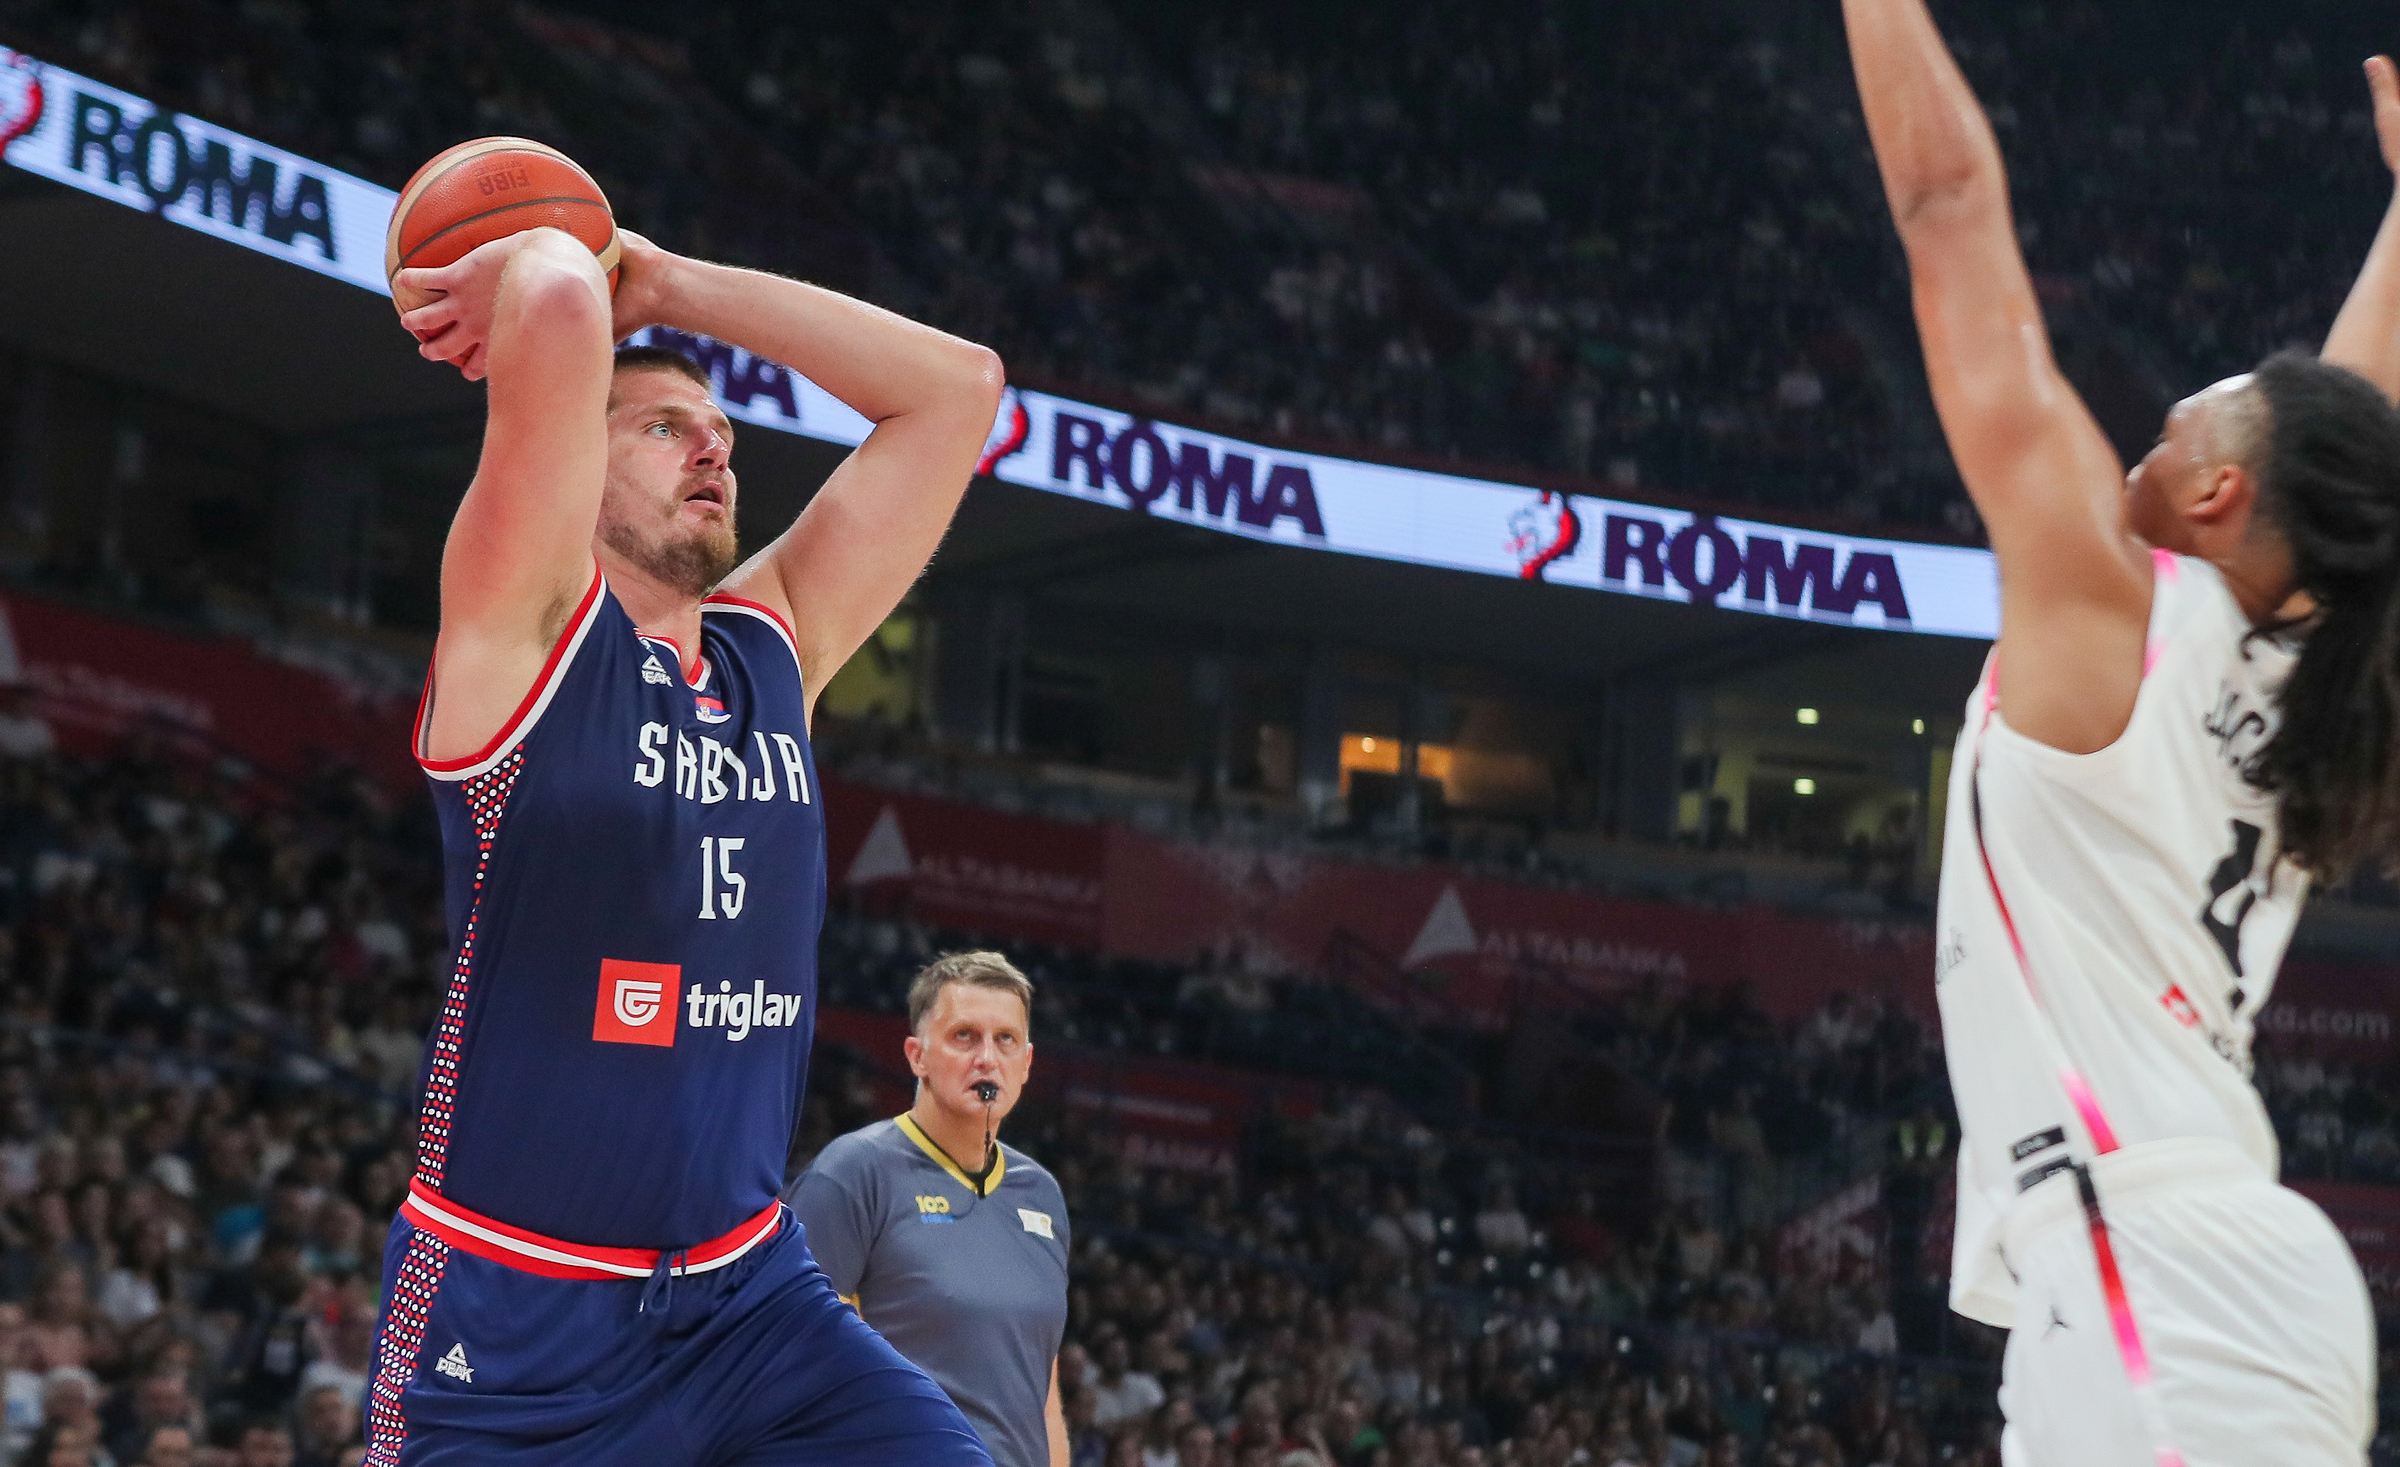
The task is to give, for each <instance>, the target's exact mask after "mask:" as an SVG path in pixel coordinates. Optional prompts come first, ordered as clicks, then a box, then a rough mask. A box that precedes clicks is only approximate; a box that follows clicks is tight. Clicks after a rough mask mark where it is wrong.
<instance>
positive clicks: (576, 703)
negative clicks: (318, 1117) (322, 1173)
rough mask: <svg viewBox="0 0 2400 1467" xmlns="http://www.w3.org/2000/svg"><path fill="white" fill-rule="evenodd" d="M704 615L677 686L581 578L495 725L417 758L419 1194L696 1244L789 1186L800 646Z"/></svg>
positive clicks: (501, 1212) (495, 1211)
mask: <svg viewBox="0 0 2400 1467" xmlns="http://www.w3.org/2000/svg"><path fill="white" fill-rule="evenodd" d="M701 611H702V615H701V623H702V628H703V630H702V633H701V646H700V648H699V652H700V665H699V670H698V672H697V673H695V674H693V676H692V678H691V680H690V681H688V682H687V681H686V678H685V675H684V672H683V670H682V666H681V658H680V654H679V651H678V649H677V648H676V647H675V645H674V644H673V643H671V642H669V641H667V640H666V639H664V638H660V637H653V636H646V635H645V634H643V633H642V632H641V631H639V630H638V629H637V628H636V627H635V626H634V624H633V622H632V620H631V619H630V618H628V617H627V616H626V614H625V612H624V610H623V609H622V608H621V607H619V605H618V604H617V600H616V597H615V596H614V595H613V594H611V593H610V591H609V589H608V586H607V584H606V582H605V581H603V580H602V579H601V578H600V577H599V576H598V575H595V576H594V577H593V580H592V586H591V589H590V590H589V591H588V592H587V593H586V594H585V597H584V600H583V603H582V605H581V606H580V607H578V608H577V610H576V614H575V616H574V618H573V620H572V622H571V624H570V625H569V627H568V629H567V632H566V634H565V636H564V637H562V638H561V639H560V642H559V645H558V647H557V648H556V649H555V650H554V651H553V652H552V654H551V658H550V664H549V666H547V667H546V668H545V669H544V670H543V673H542V676H541V678H540V679H539V680H538V681H537V682H536V684H535V686H534V688H533V690H532V692H530V693H529V694H527V696H526V699H525V702H524V704H523V706H521V707H520V708H519V709H518V710H517V713H516V715H515V717H513V718H512V719H511V720H510V721H509V725H508V727H507V728H505V729H503V730H502V731H501V733H500V735H499V736H498V737H497V738H496V739H494V740H493V742H492V744H491V745H490V746H489V747H487V748H486V749H484V750H483V751H482V752H481V753H479V754H477V755H476V756H474V757H473V758H470V759H462V760H456V761H452V762H449V763H441V764H437V763H433V762H430V761H424V762H425V770H426V773H427V775H428V776H429V777H430V778H431V780H432V782H433V789H434V800H435V803H436V805H437V806H438V807H439V810H440V814H441V827H442V855H443V862H444V868H445V869H444V877H445V882H446V896H447V904H448V915H449V924H450V936H451V940H452V944H453V951H454V953H455V954H456V961H455V963H454V964H453V966H452V972H451V977H450V986H449V991H448V994H447V996H446V999H445V1002H444V1003H443V1006H442V1012H441V1016H440V1019H439V1021H438V1023H437V1026H436V1030H435V1033H434V1035H433V1039H432V1042H431V1043H430V1044H429V1045H428V1046H427V1057H426V1067H425V1072H424V1086H423V1095H424V1102H423V1105H424V1109H423V1114H422V1119H421V1122H420V1127H419V1139H418V1157H417V1171H416V1181H417V1185H419V1186H420V1187H423V1188H426V1189H428V1190H431V1191H433V1192H436V1193H438V1194H440V1195H441V1196H442V1197H445V1198H448V1199H450V1200H452V1201H454V1202H456V1203H458V1204H460V1205H462V1206H464V1207H467V1208H470V1209H473V1210H474V1211H475V1212H478V1213H481V1214H483V1215H485V1216H486V1217H489V1218H492V1219H496V1220H498V1221H499V1222H502V1223H505V1224H507V1225H509V1226H511V1227H514V1228H520V1229H526V1230H529V1231H531V1232H534V1233H538V1234H542V1235H545V1236H548V1237H551V1238H557V1239H563V1240H566V1241H568V1242H574V1243H585V1244H592V1245H597V1246H601V1247H622V1248H652V1249H674V1248H683V1247H690V1246H692V1245H694V1244H698V1243H701V1242H705V1241H707V1240H709V1239H712V1238H716V1237H718V1236H719V1235H721V1234H723V1233H725V1232H727V1231H729V1230H730V1229H732V1228H734V1227H735V1226H736V1225H738V1224H740V1223H741V1222H742V1221H743V1220H745V1219H747V1218H751V1217H753V1216H755V1215H756V1214H757V1213H758V1212H759V1211H760V1209H762V1208H764V1207H766V1206H768V1205H769V1204H771V1203H772V1202H774V1201H775V1198H776V1196H777V1194H778V1192H779V1191H780V1190H781V1189H782V1185H783V1168H784V1159H785V1156H786V1153H787V1151H788V1149H789V1146H790V1142H791V1134H792V1125H793V1120H794V1117H795V1115H796V1113H797V1110H798V1106H799V1103H800V1094H801V1083H802V1080H803V1078H804V1076H805V1074H806V1070H807V1063H808V1049H809V1041H810V1038H811V1035H812V1034H813V1032H814V1028H815V1018H816V998H817V994H816V948H817V935H818V929H819V927H820V926H821V925H822V922H823V919H824V912H825V826H824V821H823V819H822V806H821V805H820V803H819V800H818V795H817V784H816V768H815V765H814V762H813V760H812V758H811V756H810V753H809V747H808V734H807V722H806V710H807V705H806V702H805V700H804V697H803V694H802V690H801V679H800V664H799V657H798V653H797V651H796V649H795V646H794V644H793V641H792V637H791V632H790V629H789V628H788V627H786V626H785V625H784V624H783V622H782V620H781V619H780V618H779V617H777V616H776V615H775V613H773V612H772V611H769V610H768V609H767V608H765V607H762V606H757V605H755V604H752V603H749V602H744V601H740V600H738V599H736V598H732V597H725V596H718V597H711V598H710V599H709V600H708V601H707V602H706V603H704V604H703V606H702V608H701ZM421 719H422V715H420V721H421ZM419 738H420V742H419V745H418V749H419V752H420V754H421V753H422V751H423V743H422V732H421V730H420V735H419Z"/></svg>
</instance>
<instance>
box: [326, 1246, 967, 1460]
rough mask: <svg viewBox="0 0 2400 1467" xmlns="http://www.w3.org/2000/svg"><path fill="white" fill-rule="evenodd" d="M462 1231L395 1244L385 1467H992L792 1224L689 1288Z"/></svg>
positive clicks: (380, 1349) (378, 1401) (377, 1442)
mask: <svg viewBox="0 0 2400 1467" xmlns="http://www.w3.org/2000/svg"><path fill="white" fill-rule="evenodd" d="M445 1232H449V1230H448V1229H446V1228H445V1229H442V1230H441V1231H439V1232H437V1231H436V1227H435V1226H434V1225H426V1226H420V1225H419V1224H418V1223H417V1222H414V1221H412V1220H411V1218H410V1217H409V1215H407V1214H405V1213H404V1214H403V1215H402V1216H401V1217H400V1218H399V1219H398V1220H396V1221H395V1222H394V1223H393V1225H392V1233H391V1238H390V1241H389V1242H388V1243H387V1244H386V1245H385V1249H384V1269H385V1274H384V1278H385V1286H386V1287H385V1299H384V1314H383V1319H382V1322H381V1323H380V1324H379V1326H378V1327H377V1330H376V1342H375V1364H374V1370H373V1373H372V1376H371V1378H370V1380H369V1385H368V1402H367V1405H368V1412H367V1416H368V1448H369V1450H368V1456H367V1461H368V1463H369V1464H370V1467H463V1464H468V1463H473V1464H486V1463H506V1464H509V1467H568V1464H573V1467H849V1464H853V1463H855V1464H858V1467H869V1464H873V1467H891V1464H907V1467H992V1459H991V1454H990V1453H989V1452H987V1451H986V1450H985V1449H984V1446H983V1442H982V1441H981V1439H980V1438H978V1437H977V1436H976V1435H975V1431H974V1428H973V1427H971V1426H969V1425H968V1424H967V1420H966V1418H965V1417H964V1416H962V1415H961V1414H959V1410H958V1408H957V1407H956V1406H954V1405H952V1404H951V1402H950V1398H949V1397H948V1396H946V1395H944V1394H943V1393H942V1389H941V1387H939V1386H937V1385H935V1384H934V1383H933V1381H932V1379H931V1378H930V1377H928V1376H927V1375H926V1374H925V1372H923V1371H922V1370H919V1369H918V1368H917V1367H916V1366H914V1365H912V1364H910V1363H909V1362H908V1361H907V1360H905V1359H903V1358H901V1356H900V1354H899V1352H898V1351H896V1350H894V1349H893V1348H892V1347H891V1346H890V1345H889V1344H888V1343H886V1342H885V1340H884V1338H883V1336H881V1335H879V1334H877V1333H876V1332H875V1331H874V1330H873V1329H871V1328H870V1327H868V1325H867V1324H866V1322H865V1321H864V1320H862V1319H860V1318H859V1317H858V1315H857V1313H856V1312H855V1311H854V1310H852V1309H851V1308H850V1306H849V1305H847V1304H845V1303H843V1302H842V1301H841V1299H840V1297H839V1296H837V1295H836V1294H835V1293H834V1291H833V1285H832V1284H831V1282H829V1281H828V1280H827V1279H826V1277H825V1272H824V1270H822V1269H820V1268H819V1267H817V1263H816V1260H815V1259H814V1258H812V1257H811V1256H810V1255H809V1251H808V1242H807V1238H806V1235H805V1234H804V1232H803V1230H802V1229H801V1227H800V1225H799V1224H798V1223H797V1222H796V1221H794V1220H793V1219H792V1217H791V1215H790V1214H789V1213H788V1212H784V1213H782V1214H781V1218H780V1225H779V1226H776V1227H775V1228H774V1230H773V1232H772V1233H771V1234H769V1235H767V1236H766V1237H764V1239H763V1240H760V1241H756V1242H755V1243H754V1245H752V1246H748V1247H747V1249H746V1251H743V1252H741V1253H740V1255H739V1256H738V1257H736V1258H735V1259H733V1260H732V1261H731V1262H730V1263H726V1264H724V1265H723V1266H717V1267H711V1268H710V1269H709V1270H708V1271H706V1272H701V1271H698V1266H697V1265H695V1267H694V1270H693V1271H691V1272H688V1273H684V1274H683V1275H682V1276H680V1277H678V1276H674V1275H673V1274H672V1273H670V1272H668V1271H666V1270H663V1269H662V1270H659V1271H658V1272H656V1273H654V1274H652V1275H651V1276H649V1277H643V1278H634V1277H603V1278H591V1277H551V1276H545V1275H544V1274H542V1273H538V1272H533V1271H530V1270H529V1269H527V1268H525V1267H522V1266H515V1265H512V1264H511V1263H507V1262H502V1261H498V1257H496V1256H483V1255H484V1254H495V1255H497V1254H498V1253H499V1252H500V1250H497V1249H490V1248H485V1249H483V1250H482V1252H481V1253H479V1252H470V1251H468V1248H467V1247H465V1246H460V1245H459V1244H458V1243H454V1242H451V1241H446V1240H445V1237H444V1236H443V1233H445ZM450 1236H451V1237H453V1238H456V1237H458V1236H459V1235H458V1234H455V1233H451V1234H450ZM516 1236H517V1237H520V1238H522V1237H530V1236H531V1235H526V1234H518V1235H516ZM462 1241H471V1240H462ZM560 1246H562V1247H564V1246H571V1245H560ZM598 1251H601V1252H611V1253H613V1252H618V1251H621V1250H598ZM694 1256H696V1254H695V1255H694Z"/></svg>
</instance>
